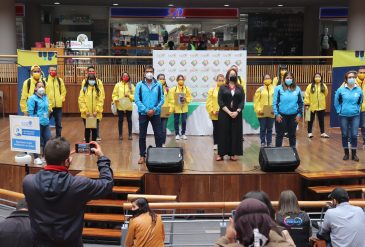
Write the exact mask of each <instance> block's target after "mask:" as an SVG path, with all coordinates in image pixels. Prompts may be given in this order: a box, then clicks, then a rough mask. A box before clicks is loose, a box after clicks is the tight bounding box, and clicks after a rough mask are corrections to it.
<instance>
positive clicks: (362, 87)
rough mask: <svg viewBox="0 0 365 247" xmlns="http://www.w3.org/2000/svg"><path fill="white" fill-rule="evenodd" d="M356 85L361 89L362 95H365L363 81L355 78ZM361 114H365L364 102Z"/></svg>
mask: <svg viewBox="0 0 365 247" xmlns="http://www.w3.org/2000/svg"><path fill="white" fill-rule="evenodd" d="M356 83H357V85H358V86H359V87H360V88H361V90H362V93H363V94H364V95H365V79H364V80H363V81H361V80H360V79H359V78H358V77H357V78H356ZM361 112H365V100H363V101H362V105H361Z"/></svg>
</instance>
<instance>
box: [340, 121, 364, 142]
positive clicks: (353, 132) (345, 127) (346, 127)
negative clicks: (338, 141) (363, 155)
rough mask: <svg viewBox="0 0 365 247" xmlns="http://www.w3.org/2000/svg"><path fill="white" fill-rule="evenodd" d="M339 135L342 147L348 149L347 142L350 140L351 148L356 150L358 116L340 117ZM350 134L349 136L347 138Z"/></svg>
mask: <svg viewBox="0 0 365 247" xmlns="http://www.w3.org/2000/svg"><path fill="white" fill-rule="evenodd" d="M340 125H341V134H342V147H343V148H348V145H347V142H348V140H349V138H350V140H351V148H352V149H356V148H357V131H358V129H359V125H360V115H357V116H353V117H343V116H340ZM349 133H350V136H349Z"/></svg>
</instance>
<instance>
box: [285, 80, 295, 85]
mask: <svg viewBox="0 0 365 247" xmlns="http://www.w3.org/2000/svg"><path fill="white" fill-rule="evenodd" d="M285 84H286V85H288V86H290V85H291V84H293V79H285Z"/></svg>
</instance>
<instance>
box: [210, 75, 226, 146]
mask: <svg viewBox="0 0 365 247" xmlns="http://www.w3.org/2000/svg"><path fill="white" fill-rule="evenodd" d="M224 84H225V77H224V75H222V74H219V75H217V85H216V86H215V87H213V88H211V89H209V91H208V97H207V102H206V105H205V107H206V109H207V112H208V114H209V118H210V119H211V120H212V123H213V142H214V147H213V149H214V150H217V147H218V113H219V104H218V92H219V87H220V86H222V85H224Z"/></svg>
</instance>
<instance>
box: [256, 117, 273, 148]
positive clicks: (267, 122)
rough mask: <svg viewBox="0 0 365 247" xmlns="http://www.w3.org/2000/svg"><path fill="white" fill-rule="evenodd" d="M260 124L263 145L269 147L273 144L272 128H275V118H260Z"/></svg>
mask: <svg viewBox="0 0 365 247" xmlns="http://www.w3.org/2000/svg"><path fill="white" fill-rule="evenodd" d="M259 122H260V139H261V144H266V145H267V146H269V145H270V144H271V142H272V128H273V126H274V118H269V117H265V118H259ZM265 138H266V139H265Z"/></svg>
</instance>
